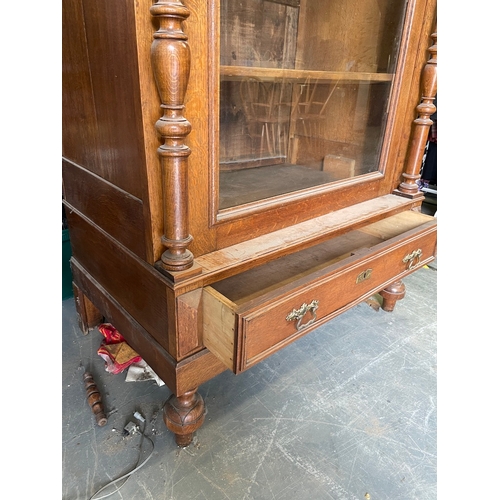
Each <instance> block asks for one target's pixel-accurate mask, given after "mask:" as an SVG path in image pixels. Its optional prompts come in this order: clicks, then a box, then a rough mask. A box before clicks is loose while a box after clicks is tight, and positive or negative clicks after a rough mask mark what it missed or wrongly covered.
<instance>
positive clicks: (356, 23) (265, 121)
mask: <svg viewBox="0 0 500 500" xmlns="http://www.w3.org/2000/svg"><path fill="white" fill-rule="evenodd" d="M220 2H221V3H220V5H221V7H220V9H221V17H220V19H221V20H220V33H221V35H220V64H221V67H220V127H219V143H220V147H219V189H220V192H219V205H220V208H229V207H233V206H237V205H241V204H244V203H250V202H253V201H258V200H262V199H265V198H270V197H273V196H277V195H281V194H285V193H290V192H293V191H297V190H301V189H306V188H309V187H312V186H319V185H322V184H326V183H330V182H335V181H339V180H345V179H349V178H352V177H355V176H359V175H363V174H366V173H369V172H374V171H377V170H378V169H379V158H380V152H381V148H382V142H383V138H384V130H385V123H386V116H387V107H388V99H389V95H390V91H391V85H392V81H393V76H394V71H395V61H396V58H397V50H398V47H399V39H400V35H401V27H402V20H403V16H404V6H405V4H406V1H405V0H357V1H356V0H239V1H234V0H220Z"/></svg>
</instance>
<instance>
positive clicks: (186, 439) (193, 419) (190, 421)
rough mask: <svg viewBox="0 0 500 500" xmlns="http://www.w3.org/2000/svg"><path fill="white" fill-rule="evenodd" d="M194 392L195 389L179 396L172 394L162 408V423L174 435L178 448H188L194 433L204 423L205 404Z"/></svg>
mask: <svg viewBox="0 0 500 500" xmlns="http://www.w3.org/2000/svg"><path fill="white" fill-rule="evenodd" d="M196 391H197V388H195V389H192V390H191V391H188V392H186V393H185V394H182V395H181V396H175V394H172V396H170V398H168V400H167V402H166V403H165V405H164V406H163V421H164V422H165V425H166V426H167V429H169V430H170V431H172V432H173V433H174V434H175V442H176V443H177V445H178V446H182V447H185V446H188V445H189V444H190V443H191V441H192V440H193V434H194V432H195V431H196V430H197V429H199V428H200V427H201V426H202V424H203V422H204V421H205V403H204V401H203V398H202V397H201V396H200V395H199V394H198V393H197V392H196Z"/></svg>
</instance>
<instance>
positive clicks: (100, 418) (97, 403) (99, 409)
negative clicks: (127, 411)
mask: <svg viewBox="0 0 500 500" xmlns="http://www.w3.org/2000/svg"><path fill="white" fill-rule="evenodd" d="M83 382H84V383H85V390H86V392H87V403H88V404H89V406H90V408H91V409H92V413H93V414H94V415H95V419H96V422H97V425H98V426H99V427H102V426H103V425H106V423H107V421H108V419H107V417H106V414H105V413H104V405H103V404H102V399H101V393H100V392H99V389H98V388H97V386H96V384H95V382H94V378H93V377H92V374H91V373H89V372H85V373H84V374H83Z"/></svg>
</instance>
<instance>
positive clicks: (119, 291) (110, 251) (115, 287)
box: [68, 211, 175, 357]
mask: <svg viewBox="0 0 500 500" xmlns="http://www.w3.org/2000/svg"><path fill="white" fill-rule="evenodd" d="M68 223H69V227H70V237H71V247H72V254H73V256H74V257H75V259H77V260H78V261H79V262H80V263H81V264H82V265H83V266H84V267H85V269H87V270H88V272H89V273H90V274H91V275H92V276H93V278H94V279H95V280H96V281H97V282H99V283H100V284H101V285H102V287H103V288H104V289H105V290H106V291H107V292H108V293H109V295H111V296H112V297H114V298H115V300H116V301H117V302H118V303H119V304H120V305H121V306H122V307H123V308H124V309H125V310H126V311H127V312H128V313H129V314H130V315H131V316H132V317H133V318H134V319H135V320H136V321H137V322H138V323H139V324H141V325H142V326H143V328H145V329H146V330H147V331H148V332H149V333H150V334H151V335H152V336H153V337H154V338H155V339H156V340H157V341H158V343H159V344H160V345H161V346H162V347H163V348H164V349H166V350H167V351H169V352H170V354H171V355H172V356H174V357H175V332H173V331H172V332H169V331H168V326H167V325H168V319H169V318H168V312H167V289H168V283H167V281H166V279H165V278H164V277H162V276H161V275H160V274H159V273H158V272H157V271H155V269H154V268H153V267H152V266H149V265H147V264H144V263H143V262H142V261H140V260H139V259H137V258H135V257H134V256H133V254H131V253H129V252H127V251H126V250H125V249H124V248H123V247H121V246H120V245H119V244H118V243H117V242H116V241H115V240H113V239H112V238H110V237H108V236H106V235H105V233H103V232H101V231H100V230H99V229H98V228H97V227H96V226H94V225H93V224H91V223H90V222H89V221H87V220H85V219H84V218H83V217H82V216H81V215H80V214H78V213H77V212H76V211H73V212H71V211H69V213H68ZM170 337H171V338H170ZM172 346H173V348H172Z"/></svg>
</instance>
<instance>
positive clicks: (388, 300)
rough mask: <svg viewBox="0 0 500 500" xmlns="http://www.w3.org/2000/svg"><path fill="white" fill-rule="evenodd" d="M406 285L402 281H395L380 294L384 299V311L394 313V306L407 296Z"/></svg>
mask: <svg viewBox="0 0 500 500" xmlns="http://www.w3.org/2000/svg"><path fill="white" fill-rule="evenodd" d="M405 291H406V288H405V285H404V283H403V282H402V281H395V282H394V283H391V284H390V285H388V286H386V287H385V288H384V289H383V290H381V291H380V292H379V293H380V295H381V296H382V298H383V299H384V300H383V302H382V309H383V310H384V311H387V312H391V311H394V306H395V305H396V302H397V301H398V300H401V299H402V298H403V297H404V296H405Z"/></svg>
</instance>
